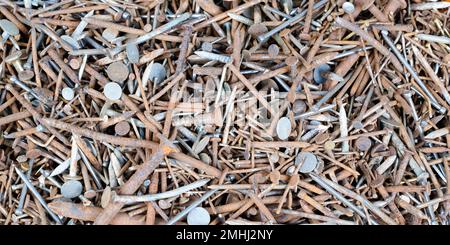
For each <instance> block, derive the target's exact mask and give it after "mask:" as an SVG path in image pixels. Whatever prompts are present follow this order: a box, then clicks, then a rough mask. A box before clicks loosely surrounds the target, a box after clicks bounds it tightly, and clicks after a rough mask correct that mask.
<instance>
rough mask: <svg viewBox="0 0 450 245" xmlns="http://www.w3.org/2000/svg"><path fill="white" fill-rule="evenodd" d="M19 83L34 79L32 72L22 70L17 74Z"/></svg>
mask: <svg viewBox="0 0 450 245" xmlns="http://www.w3.org/2000/svg"><path fill="white" fill-rule="evenodd" d="M18 76H19V79H20V80H21V81H29V80H31V79H32V78H33V77H34V72H33V71H32V70H23V71H21V72H19V74H18Z"/></svg>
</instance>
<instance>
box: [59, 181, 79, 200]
mask: <svg viewBox="0 0 450 245" xmlns="http://www.w3.org/2000/svg"><path fill="white" fill-rule="evenodd" d="M82 191H83V185H82V184H81V183H80V181H78V180H69V181H67V182H66V183H64V184H63V185H62V187H61V194H62V195H63V196H64V197H65V198H75V197H77V196H79V195H81V192H82Z"/></svg>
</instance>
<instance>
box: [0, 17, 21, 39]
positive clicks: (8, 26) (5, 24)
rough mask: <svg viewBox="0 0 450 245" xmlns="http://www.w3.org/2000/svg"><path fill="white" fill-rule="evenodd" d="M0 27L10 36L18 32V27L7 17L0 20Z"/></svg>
mask: <svg viewBox="0 0 450 245" xmlns="http://www.w3.org/2000/svg"><path fill="white" fill-rule="evenodd" d="M0 28H2V30H3V31H5V32H6V33H8V35H10V36H15V35H17V34H19V29H18V28H17V26H16V25H15V24H14V23H12V22H11V21H9V20H7V19H3V20H0Z"/></svg>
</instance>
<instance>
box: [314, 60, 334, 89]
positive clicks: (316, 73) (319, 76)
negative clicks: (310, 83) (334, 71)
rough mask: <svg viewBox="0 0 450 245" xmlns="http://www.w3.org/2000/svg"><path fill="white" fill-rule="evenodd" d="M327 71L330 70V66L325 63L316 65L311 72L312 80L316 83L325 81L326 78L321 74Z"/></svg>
mask: <svg viewBox="0 0 450 245" xmlns="http://www.w3.org/2000/svg"><path fill="white" fill-rule="evenodd" d="M328 71H331V67H330V66H329V65H327V64H323V65H319V66H318V67H316V69H314V74H313V78H314V82H316V83H317V84H322V83H324V82H326V81H327V79H326V78H325V77H323V76H322V74H323V73H324V72H328Z"/></svg>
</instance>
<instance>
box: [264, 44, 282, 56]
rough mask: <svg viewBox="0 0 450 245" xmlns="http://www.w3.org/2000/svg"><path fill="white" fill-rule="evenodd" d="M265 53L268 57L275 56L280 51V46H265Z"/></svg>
mask: <svg viewBox="0 0 450 245" xmlns="http://www.w3.org/2000/svg"><path fill="white" fill-rule="evenodd" d="M267 53H268V54H269V56H270V57H275V56H277V55H278V54H279V53H280V48H279V47H278V45H276V44H271V45H270V46H269V47H268V48H267Z"/></svg>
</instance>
